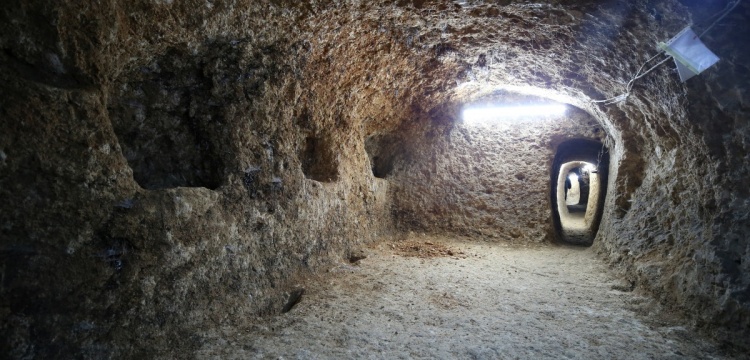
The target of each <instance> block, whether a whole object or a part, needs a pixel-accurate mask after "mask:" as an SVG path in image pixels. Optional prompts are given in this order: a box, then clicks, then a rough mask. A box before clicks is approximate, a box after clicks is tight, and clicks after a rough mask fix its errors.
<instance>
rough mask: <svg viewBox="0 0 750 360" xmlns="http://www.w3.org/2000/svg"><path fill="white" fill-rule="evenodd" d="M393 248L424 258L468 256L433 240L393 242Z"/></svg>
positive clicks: (401, 253) (404, 253)
mask: <svg viewBox="0 0 750 360" xmlns="http://www.w3.org/2000/svg"><path fill="white" fill-rule="evenodd" d="M391 248H392V249H393V250H395V252H396V254H398V255H401V256H410V257H418V258H423V259H427V258H435V257H450V256H453V257H457V258H462V259H463V258H466V254H465V253H464V252H462V251H460V250H456V249H454V248H451V247H449V246H446V245H443V244H440V243H437V242H432V241H419V240H407V241H404V242H399V243H395V244H391Z"/></svg>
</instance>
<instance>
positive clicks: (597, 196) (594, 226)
mask: <svg viewBox="0 0 750 360" xmlns="http://www.w3.org/2000/svg"><path fill="white" fill-rule="evenodd" d="M608 172H609V153H608V152H607V149H606V148H605V147H604V145H603V144H602V143H601V142H599V141H594V140H586V139H576V140H569V141H566V142H564V143H562V144H560V146H559V147H558V149H557V152H556V154H555V160H554V162H553V165H552V169H551V173H550V198H551V199H550V200H551V201H550V202H551V204H552V213H553V225H554V228H555V235H556V239H557V240H558V241H560V242H563V243H568V244H575V245H584V246H589V245H591V244H592V243H593V241H594V238H595V237H596V232H597V230H598V229H599V222H600V221H601V216H602V212H603V209H604V200H605V196H606V186H607V178H608V176H607V175H608Z"/></svg>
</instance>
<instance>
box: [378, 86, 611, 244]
mask: <svg viewBox="0 0 750 360" xmlns="http://www.w3.org/2000/svg"><path fill="white" fill-rule="evenodd" d="M519 101H522V100H519V97H518V96H515V97H512V96H499V97H497V98H496V100H494V102H495V103H500V104H503V103H507V102H510V103H517V102H519ZM523 101H524V103H535V102H536V103H539V102H541V101H544V100H541V99H536V101H534V99H533V98H532V99H524V100H523ZM453 121H454V122H455V123H456V125H455V126H453V127H450V128H446V129H444V130H443V131H437V130H435V131H433V132H432V133H431V134H430V135H431V136H425V137H423V138H421V139H420V140H421V141H413V142H411V143H410V144H409V146H408V147H407V149H408V150H407V151H404V153H403V156H401V157H399V158H397V159H396V160H394V162H395V165H394V170H393V175H392V176H391V177H388V179H389V181H391V183H392V186H391V192H392V197H393V199H394V204H393V207H394V217H395V220H396V221H397V223H398V224H400V225H401V226H402V227H403V228H404V229H414V230H420V231H425V232H432V233H454V234H460V235H467V236H477V237H481V238H486V239H494V240H496V241H498V240H517V241H520V242H537V243H541V242H551V241H552V240H553V239H554V238H555V234H554V229H553V225H552V224H553V223H552V209H551V205H550V190H549V189H550V184H549V181H550V172H551V171H552V161H553V159H554V157H555V152H556V150H557V146H558V145H559V144H560V143H562V142H564V141H567V140H571V139H583V138H585V139H596V140H599V141H601V140H603V138H604V137H605V136H606V134H605V132H604V131H603V130H602V127H601V126H600V125H599V123H598V122H597V120H596V119H594V118H593V117H591V116H590V115H589V114H587V113H585V112H583V111H581V110H578V109H576V108H572V107H571V108H569V109H568V111H567V113H566V114H565V115H562V116H552V117H550V116H546V117H528V118H520V119H504V120H500V121H498V122H493V123H485V124H464V123H463V122H462V120H461V119H454V120H453Z"/></svg>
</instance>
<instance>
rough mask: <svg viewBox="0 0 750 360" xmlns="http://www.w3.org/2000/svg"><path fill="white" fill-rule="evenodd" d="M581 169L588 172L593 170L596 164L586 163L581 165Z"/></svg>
mask: <svg viewBox="0 0 750 360" xmlns="http://www.w3.org/2000/svg"><path fill="white" fill-rule="evenodd" d="M583 171H585V172H588V173H590V172H595V171H596V166H594V164H589V163H586V165H584V166H583Z"/></svg>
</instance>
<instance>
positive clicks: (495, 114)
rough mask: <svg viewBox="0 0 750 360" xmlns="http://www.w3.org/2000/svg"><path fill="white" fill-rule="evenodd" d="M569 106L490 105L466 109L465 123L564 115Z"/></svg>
mask: <svg viewBox="0 0 750 360" xmlns="http://www.w3.org/2000/svg"><path fill="white" fill-rule="evenodd" d="M566 109H567V107H566V106H565V105H563V104H541V105H522V106H490V107H477V108H468V109H464V112H463V119H464V124H469V125H472V124H481V123H487V122H493V121H498V120H503V119H519V118H526V117H543V116H553V115H562V114H564V113H565V110H566Z"/></svg>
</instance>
